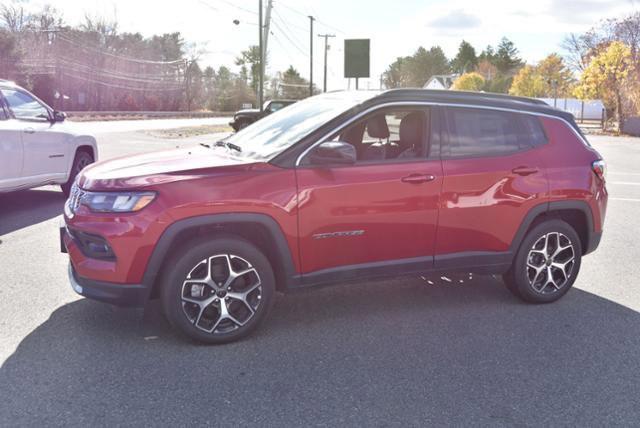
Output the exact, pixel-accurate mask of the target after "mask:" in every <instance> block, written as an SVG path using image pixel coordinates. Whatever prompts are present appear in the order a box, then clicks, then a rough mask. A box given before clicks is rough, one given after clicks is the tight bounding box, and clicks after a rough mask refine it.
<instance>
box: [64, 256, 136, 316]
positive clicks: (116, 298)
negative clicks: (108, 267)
mask: <svg viewBox="0 0 640 428" xmlns="http://www.w3.org/2000/svg"><path fill="white" fill-rule="evenodd" d="M69 282H71V288H73V291H75V292H76V293H78V294H80V295H81V296H84V297H87V298H89V299H94V300H99V301H101V302H105V303H110V304H112V305H116V306H126V307H135V308H142V307H144V306H145V304H146V303H147V300H148V298H149V290H148V289H147V287H145V286H144V285H141V284H114V283H112V282H103V281H93V280H90V279H87V278H81V277H79V276H78V275H77V274H76V272H75V270H74V269H73V265H71V263H69Z"/></svg>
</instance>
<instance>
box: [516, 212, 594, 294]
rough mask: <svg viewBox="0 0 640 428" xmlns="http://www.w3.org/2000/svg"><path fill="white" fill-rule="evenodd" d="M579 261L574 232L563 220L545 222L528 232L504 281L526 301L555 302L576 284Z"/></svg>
mask: <svg viewBox="0 0 640 428" xmlns="http://www.w3.org/2000/svg"><path fill="white" fill-rule="evenodd" d="M581 258H582V246H581V243H580V237H579V236H578V234H577V233H576V231H575V230H574V229H573V228H572V227H571V226H570V225H569V224H567V223H565V222H564V221H562V220H550V221H546V222H544V223H541V224H539V225H537V226H535V227H534V228H533V229H531V231H529V233H528V234H527V236H526V237H525V239H524V240H523V241H522V244H521V245H520V249H519V250H518V252H517V254H516V256H515V259H514V261H513V265H512V266H511V269H510V270H509V272H507V273H506V274H505V275H504V281H505V283H506V285H507V287H508V288H509V290H510V291H511V292H512V293H513V294H515V295H516V296H518V297H520V298H521V299H523V300H525V301H527V302H531V303H550V302H554V301H556V300H558V299H559V298H560V297H562V296H564V295H565V294H566V293H567V291H569V289H570V288H571V286H572V285H573V283H574V282H575V280H576V277H577V275H578V271H579V270H580V261H581Z"/></svg>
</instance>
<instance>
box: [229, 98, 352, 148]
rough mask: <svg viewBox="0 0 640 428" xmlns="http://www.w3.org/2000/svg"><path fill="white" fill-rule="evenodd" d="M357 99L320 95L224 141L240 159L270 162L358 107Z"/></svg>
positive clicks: (292, 106)
mask: <svg viewBox="0 0 640 428" xmlns="http://www.w3.org/2000/svg"><path fill="white" fill-rule="evenodd" d="M360 102H361V100H360V99H357V98H351V97H350V98H347V97H332V96H331V95H327V96H317V97H312V98H307V99H306V100H303V101H299V102H297V103H295V104H293V105H291V106H289V107H287V108H286V109H281V110H280V111H277V112H275V113H273V114H270V115H268V116H266V117H265V118H263V119H260V120H259V121H257V122H255V123H253V124H251V125H250V126H247V127H246V128H244V129H243V130H241V131H238V132H237V133H236V134H233V135H232V136H230V137H229V138H227V139H226V140H225V141H226V142H228V143H231V144H233V145H235V146H237V147H238V148H240V150H241V151H236V153H235V154H236V155H237V156H239V157H248V158H251V159H255V160H260V161H268V160H270V159H272V158H273V157H275V156H277V155H278V154H280V153H282V152H283V151H284V150H286V149H287V148H289V147H291V146H292V145H294V144H295V143H297V142H298V141H300V139H302V138H303V137H306V136H307V135H309V134H310V133H312V132H313V131H315V130H317V129H318V128H319V127H321V126H322V125H324V124H325V123H327V122H328V121H330V120H331V119H334V118H335V117H337V116H339V115H340V114H342V113H344V112H346V111H347V110H349V109H351V108H353V107H355V106H356V105H358V104H359V103H360Z"/></svg>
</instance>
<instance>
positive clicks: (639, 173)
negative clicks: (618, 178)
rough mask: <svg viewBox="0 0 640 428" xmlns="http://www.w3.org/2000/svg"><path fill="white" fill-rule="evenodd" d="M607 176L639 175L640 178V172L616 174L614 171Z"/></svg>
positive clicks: (608, 172)
mask: <svg viewBox="0 0 640 428" xmlns="http://www.w3.org/2000/svg"><path fill="white" fill-rule="evenodd" d="M607 175H639V176H640V172H614V171H607Z"/></svg>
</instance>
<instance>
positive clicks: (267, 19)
mask: <svg viewBox="0 0 640 428" xmlns="http://www.w3.org/2000/svg"><path fill="white" fill-rule="evenodd" d="M271 9H273V0H268V2H267V11H266V12H265V15H264V31H263V36H262V39H263V52H262V58H264V59H265V61H266V58H267V53H268V52H269V49H268V47H267V45H268V44H269V43H268V42H269V27H270V26H271Z"/></svg>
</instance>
